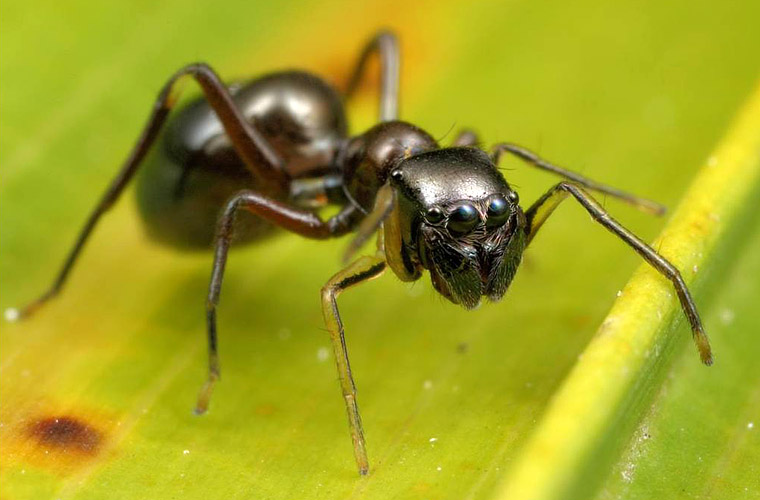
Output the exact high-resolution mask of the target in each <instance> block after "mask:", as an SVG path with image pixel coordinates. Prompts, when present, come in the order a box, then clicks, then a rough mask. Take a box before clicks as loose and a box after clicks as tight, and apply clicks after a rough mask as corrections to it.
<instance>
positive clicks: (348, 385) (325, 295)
mask: <svg viewBox="0 0 760 500" xmlns="http://www.w3.org/2000/svg"><path fill="white" fill-rule="evenodd" d="M385 266H386V264H385V258H384V256H383V255H382V252H381V251H378V254H377V255H376V256H374V257H368V256H365V257H361V258H359V259H358V260H356V261H354V262H353V263H352V264H350V265H349V266H348V267H346V268H345V269H343V270H342V271H340V272H339V273H337V274H336V275H335V276H333V277H332V278H330V280H329V281H328V282H327V284H326V285H325V286H324V287H323V288H322V314H323V315H324V318H325V324H326V325H327V330H328V331H329V332H330V340H331V341H332V345H333V351H334V353H335V362H336V364H337V366H338V377H339V378H340V387H341V391H342V392H343V399H344V400H345V402H346V412H347V413H348V425H349V428H350V431H351V441H352V442H353V445H354V457H355V458H356V465H357V466H358V467H359V474H361V475H366V474H367V473H368V471H369V461H368V460H367V449H366V445H365V442H364V431H363V429H362V421H361V417H360V415H359V407H358V406H357V403H356V385H355V384H354V377H353V375H352V374H351V365H350V363H349V361H348V350H347V348H346V339H345V331H344V329H343V322H342V321H341V319H340V313H339V311H338V303H337V300H336V299H337V298H338V295H340V293H341V292H343V291H344V290H346V289H347V288H349V287H352V286H354V285H358V284H359V283H363V282H365V281H368V280H371V279H373V278H377V277H378V276H380V275H381V274H382V273H383V271H384V270H385Z"/></svg>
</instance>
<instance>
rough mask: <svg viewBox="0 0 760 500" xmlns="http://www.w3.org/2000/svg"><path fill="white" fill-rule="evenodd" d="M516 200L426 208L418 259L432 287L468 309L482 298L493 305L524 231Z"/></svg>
mask: <svg viewBox="0 0 760 500" xmlns="http://www.w3.org/2000/svg"><path fill="white" fill-rule="evenodd" d="M520 217H521V212H520V209H519V207H518V206H517V203H516V200H515V201H514V202H511V200H509V199H507V197H506V196H503V195H501V194H497V195H493V196H491V197H490V198H489V199H488V200H483V201H471V200H464V201H460V202H458V203H454V204H452V205H450V206H448V207H446V208H442V207H432V208H430V209H428V210H427V212H426V214H425V215H424V217H423V220H422V222H421V224H420V226H419V242H418V249H419V255H420V257H421V259H422V263H423V265H424V267H426V268H427V269H428V270H429V271H430V277H431V280H432V282H433V286H434V287H435V289H436V290H437V291H438V292H439V293H440V294H441V295H443V296H444V297H446V298H447V299H449V300H450V301H451V302H453V303H455V304H460V305H462V306H463V307H465V308H467V309H472V308H474V307H477V306H478V305H479V304H480V300H481V297H483V296H485V297H488V299H489V300H491V301H498V300H500V299H501V298H502V296H503V295H504V293H505V292H506V291H507V288H508V287H509V284H510V283H511V281H512V278H513V277H514V274H515V271H516V270H517V266H518V265H519V263H520V257H521V255H522V251H523V247H524V245H525V243H524V240H525V238H524V232H523V231H522V228H521V227H520V224H519V218H520Z"/></svg>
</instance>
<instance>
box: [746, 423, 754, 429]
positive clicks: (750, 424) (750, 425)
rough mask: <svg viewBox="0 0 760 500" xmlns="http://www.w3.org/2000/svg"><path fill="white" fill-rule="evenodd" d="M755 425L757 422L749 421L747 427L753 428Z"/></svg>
mask: <svg viewBox="0 0 760 500" xmlns="http://www.w3.org/2000/svg"><path fill="white" fill-rule="evenodd" d="M754 427H755V422H749V423H748V424H747V429H753V428H754Z"/></svg>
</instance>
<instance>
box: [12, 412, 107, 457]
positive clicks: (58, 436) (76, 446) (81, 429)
mask: <svg viewBox="0 0 760 500" xmlns="http://www.w3.org/2000/svg"><path fill="white" fill-rule="evenodd" d="M27 435H28V436H29V437H30V438H31V439H33V440H34V441H36V442H37V443H38V444H39V445H40V446H43V447H45V448H47V449H53V450H57V451H60V452H64V453H77V454H83V455H94V454H95V453H97V451H98V448H99V447H100V444H101V442H102V441H103V436H102V435H101V433H100V432H99V431H98V430H97V429H95V428H94V427H92V426H90V425H88V424H87V423H86V422H83V421H81V420H79V419H77V418H75V417H70V416H66V415H62V416H56V417H47V418H43V419H40V420H36V421H34V422H31V423H30V424H29V426H28V427H27Z"/></svg>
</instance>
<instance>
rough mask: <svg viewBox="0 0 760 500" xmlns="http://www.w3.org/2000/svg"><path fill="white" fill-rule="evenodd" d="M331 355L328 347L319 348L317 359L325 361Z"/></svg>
mask: <svg viewBox="0 0 760 500" xmlns="http://www.w3.org/2000/svg"><path fill="white" fill-rule="evenodd" d="M329 357H330V350H329V349H328V348H327V347H320V348H319V349H317V361H319V362H320V363H324V362H325V361H327V358H329Z"/></svg>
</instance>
